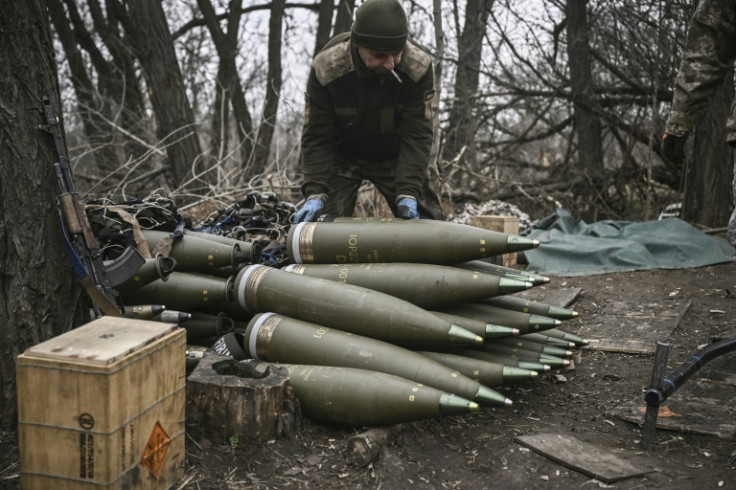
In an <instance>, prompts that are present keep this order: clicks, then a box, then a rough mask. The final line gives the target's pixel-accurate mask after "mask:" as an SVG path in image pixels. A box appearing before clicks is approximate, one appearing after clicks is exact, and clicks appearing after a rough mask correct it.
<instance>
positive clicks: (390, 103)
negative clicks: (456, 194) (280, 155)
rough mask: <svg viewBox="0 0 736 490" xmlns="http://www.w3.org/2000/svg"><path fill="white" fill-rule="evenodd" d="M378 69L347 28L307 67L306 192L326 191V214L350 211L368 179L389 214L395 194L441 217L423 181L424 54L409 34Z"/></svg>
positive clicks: (428, 134)
mask: <svg viewBox="0 0 736 490" xmlns="http://www.w3.org/2000/svg"><path fill="white" fill-rule="evenodd" d="M394 71H395V72H396V73H397V75H398V76H399V77H400V78H401V81H400V82H399V81H398V80H397V79H396V78H395V77H394V76H393V75H392V74H391V73H388V74H385V75H379V74H377V73H374V72H372V71H370V70H369V69H368V68H366V66H365V65H364V63H363V61H362V60H361V59H360V56H359V55H358V53H357V49H356V47H355V45H354V43H352V42H351V39H350V33H347V32H346V33H343V34H339V35H337V36H335V37H334V38H333V39H332V40H330V42H329V43H328V44H327V45H326V46H325V47H324V48H323V49H322V51H321V52H320V53H319V54H318V55H317V56H316V57H315V59H314V61H313V63H312V67H311V70H310V74H309V80H308V82H307V92H306V109H305V113H304V130H303V133H302V156H303V161H302V166H303V170H304V184H303V186H302V192H303V194H304V196H305V197H309V196H314V195H322V196H325V195H326V199H325V202H326V204H325V207H324V209H323V210H322V212H323V213H326V214H336V215H339V216H350V215H352V214H353V210H354V207H355V201H356V197H357V191H358V188H359V187H360V185H361V182H362V181H363V180H364V179H365V180H370V181H371V182H373V184H374V185H375V186H376V188H377V189H378V190H379V191H380V192H381V194H383V196H384V197H385V198H386V201H387V203H388V205H389V206H390V207H391V210H392V211H393V212H394V214H395V215H398V214H397V213H398V212H397V204H396V199H397V197H399V196H414V197H416V198H417V201H418V209H419V214H420V216H421V217H423V218H433V219H442V218H443V213H442V209H441V207H440V203H439V199H438V197H437V195H436V194H435V193H434V191H432V190H431V188H430V187H429V180H428V173H427V167H428V163H429V152H430V149H431V146H432V137H433V128H432V110H431V103H432V98H433V97H434V74H433V70H432V63H431V58H430V56H429V55H428V54H427V53H426V52H425V51H423V50H422V49H421V48H420V47H419V46H418V45H417V44H416V43H414V42H413V41H412V40H407V41H406V45H405V46H404V49H403V52H402V58H401V62H400V63H399V64H398V65H396V67H395V70H394Z"/></svg>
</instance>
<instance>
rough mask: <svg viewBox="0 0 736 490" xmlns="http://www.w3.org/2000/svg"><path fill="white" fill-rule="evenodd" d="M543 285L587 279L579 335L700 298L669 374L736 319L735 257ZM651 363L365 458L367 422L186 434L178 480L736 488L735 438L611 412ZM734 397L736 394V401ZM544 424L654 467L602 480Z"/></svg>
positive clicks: (8, 476)
mask: <svg viewBox="0 0 736 490" xmlns="http://www.w3.org/2000/svg"><path fill="white" fill-rule="evenodd" d="M540 287H548V288H574V287H575V288H582V292H581V294H580V296H579V297H578V298H577V300H576V301H575V303H573V305H571V308H573V309H575V310H576V311H578V312H579V313H580V316H579V317H578V318H577V319H573V320H568V321H566V322H565V323H564V324H563V326H562V329H564V330H567V331H569V332H571V333H578V331H579V329H580V328H581V327H582V326H583V325H591V324H592V325H595V324H596V318H597V317H598V316H599V315H600V313H601V311H602V310H603V309H604V308H605V306H606V305H607V304H608V303H609V302H611V301H616V300H633V299H637V298H647V299H655V300H661V299H667V298H671V297H673V295H675V294H676V297H678V298H681V299H688V300H691V301H692V305H691V307H690V308H689V310H688V311H687V313H686V314H685V316H684V318H683V319H682V321H681V322H680V324H679V327H678V328H677V329H675V330H674V332H673V333H672V335H671V337H670V341H671V344H672V349H671V351H670V356H669V368H668V372H671V370H672V369H674V368H675V367H676V366H678V365H679V364H680V363H681V362H682V361H683V360H685V359H687V358H688V357H689V355H690V354H692V353H693V352H694V351H695V350H697V348H698V347H699V346H702V345H703V344H706V343H708V342H709V340H710V338H711V337H712V336H713V335H718V334H722V333H724V332H727V331H729V330H732V329H734V328H735V327H736V320H734V318H736V315H735V314H736V296H735V294H736V263H729V264H724V265H718V266H712V267H703V268H698V269H682V270H652V271H640V272H630V273H617V274H607V275H598V276H589V277H581V278H557V277H553V278H552V281H551V282H550V284H549V285H547V286H540ZM652 362H653V357H652V356H646V355H627V354H620V353H603V352H598V351H591V350H584V351H583V353H582V363H581V364H579V365H577V366H576V368H575V370H574V371H566V372H564V373H562V374H564V376H565V378H566V379H567V381H566V382H565V383H555V382H553V380H552V379H551V378H550V377H544V378H542V379H539V380H537V381H534V382H531V383H526V384H520V385H517V386H509V387H504V388H500V391H502V392H504V393H505V394H506V395H507V396H508V397H509V398H511V399H512V400H513V401H514V404H513V406H511V407H508V408H485V409H481V411H480V412H477V413H474V414H471V415H464V416H450V417H446V418H441V419H436V420H427V421H422V422H415V423H411V424H405V425H402V426H401V428H400V430H397V431H396V433H395V435H394V437H393V438H392V439H391V441H390V442H389V443H388V444H387V445H385V446H384V447H383V448H382V450H381V451H380V453H379V454H378V456H377V457H376V458H375V459H374V460H373V462H372V463H370V464H369V465H367V466H364V467H360V466H356V465H354V464H351V463H350V462H349V461H348V459H347V458H346V449H347V441H348V440H349V439H350V438H351V437H352V436H354V435H355V434H357V433H359V432H361V431H363V430H364V428H341V427H331V426H324V425H320V424H315V423H311V422H309V421H308V420H306V421H304V425H303V428H302V430H301V432H300V433H299V434H298V435H297V436H295V437H294V438H293V439H278V440H275V441H271V442H268V443H265V444H247V443H241V444H240V445H238V446H237V447H230V446H224V445H223V446H207V447H203V446H200V445H198V444H196V443H195V442H194V441H192V440H191V439H189V438H188V439H187V468H186V473H185V476H184V477H183V478H182V480H181V481H180V482H179V483H178V484H177V485H176V486H175V487H174V488H180V489H245V488H248V489H281V488H283V489H286V488H288V489H307V488H315V489H333V488H334V489H337V488H340V489H343V488H356V489H357V488H370V489H379V488H381V489H403V488H410V487H411V488H426V489H444V488H447V489H481V488H499V489H500V488H503V489H551V488H552V489H557V488H565V489H568V488H583V489H584V488H619V489H635V488H667V489H692V488H696V487H699V488H736V457H735V456H734V455H736V441H734V440H733V439H730V440H724V439H719V438H715V437H708V436H699V435H690V434H684V433H678V432H672V431H665V430H658V431H657V435H656V442H657V444H656V446H655V449H654V451H652V452H651V453H645V452H644V451H642V450H641V448H640V444H639V440H640V429H639V427H637V426H636V425H635V424H632V423H628V422H625V421H622V420H620V419H617V418H614V417H610V416H608V415H607V412H608V411H609V410H611V409H613V408H615V407H616V406H618V405H619V404H621V403H622V402H626V401H630V400H632V399H636V398H637V397H642V396H643V391H644V390H645V389H646V388H647V387H648V386H649V382H650V378H651V370H652ZM705 369H708V367H707V365H706V367H704V368H703V370H705ZM696 376H697V374H696ZM678 393H679V392H678ZM734 395H736V393H731V394H727V395H726V396H727V399H728V400H731V401H732V400H733V399H734ZM673 396H674V397H676V396H678V394H677V393H676V394H675V395H673ZM642 405H643V401H642ZM537 433H556V434H565V435H568V436H573V437H575V438H576V439H578V440H580V441H583V442H587V443H591V444H594V445H596V446H597V447H599V448H600V449H602V450H605V451H608V452H611V453H613V454H615V455H617V456H619V457H621V458H623V459H625V460H627V461H630V462H632V463H636V464H639V465H643V466H645V467H647V468H650V469H651V470H653V471H652V472H651V473H648V474H646V475H645V476H639V477H632V478H628V479H625V480H621V481H618V482H615V483H612V484H604V483H602V482H599V481H598V480H595V479H593V478H592V477H590V476H587V475H585V474H583V473H580V472H578V471H575V470H572V469H569V468H567V467H565V466H563V465H561V464H559V463H556V462H554V461H552V460H550V459H548V458H546V457H544V456H541V455H540V454H538V453H536V452H534V451H532V450H529V449H527V448H525V447H524V446H522V445H520V444H519V443H518V442H515V440H514V438H515V437H517V436H522V435H527V434H537ZM17 455H18V453H17V444H15V443H14V442H13V439H12V435H8V434H6V435H4V436H3V440H2V443H0V487H1V488H18V471H19V469H18V463H17V457H18V456H17Z"/></svg>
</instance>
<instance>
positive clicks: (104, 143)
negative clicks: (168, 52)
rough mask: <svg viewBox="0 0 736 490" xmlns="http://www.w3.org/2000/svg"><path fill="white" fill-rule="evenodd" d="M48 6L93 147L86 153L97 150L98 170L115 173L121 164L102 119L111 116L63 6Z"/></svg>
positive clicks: (54, 0)
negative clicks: (101, 98) (90, 74)
mask: <svg viewBox="0 0 736 490" xmlns="http://www.w3.org/2000/svg"><path fill="white" fill-rule="evenodd" d="M46 5H47V6H48V11H49V16H50V17H51V22H52V23H53V24H54V28H55V29H56V33H57V35H58V37H59V41H60V42H61V46H62V47H63V49H64V54H65V55H66V59H67V62H68V63H69V71H70V73H71V82H72V86H73V87H74V93H75V94H76V96H77V105H78V107H79V115H80V118H81V119H82V125H83V126H84V132H85V133H86V135H87V140H88V142H89V146H90V147H91V148H87V149H85V153H90V149H91V150H93V151H94V156H95V160H96V161H95V162H94V169H95V170H103V171H104V172H106V173H107V172H110V171H114V170H115V169H116V168H118V167H119V166H120V162H119V160H118V156H117V155H116V152H115V151H114V147H113V146H112V144H111V143H112V141H111V140H112V138H111V135H110V128H109V125H108V124H107V123H106V122H104V118H103V117H100V116H102V115H104V116H106V117H109V116H110V114H109V112H108V111H106V107H105V104H104V103H103V101H102V100H100V97H97V96H96V94H97V89H96V88H95V86H94V83H93V82H92V79H91V78H90V76H89V74H88V73H87V62H86V60H85V59H84V58H83V56H82V53H81V52H80V51H79V49H78V47H77V44H78V43H79V41H78V40H77V36H76V35H75V32H74V31H73V30H72V27H71V24H70V22H69V20H68V19H67V17H66V14H65V12H64V6H63V5H62V3H61V1H60V0H47V1H46ZM75 8H76V7H75Z"/></svg>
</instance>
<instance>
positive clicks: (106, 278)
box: [39, 97, 145, 317]
mask: <svg viewBox="0 0 736 490" xmlns="http://www.w3.org/2000/svg"><path fill="white" fill-rule="evenodd" d="M43 116H44V121H45V124H41V125H39V129H40V130H41V131H43V132H45V133H48V134H50V135H51V136H52V137H53V139H54V146H55V147H56V156H57V161H56V162H54V170H55V171H56V180H57V182H58V184H59V189H60V190H61V193H60V194H59V200H58V207H59V219H60V220H61V228H62V232H63V233H62V235H63V237H64V245H65V248H66V251H67V255H69V260H70V261H71V263H72V266H73V267H74V272H75V273H76V275H77V279H78V280H79V282H80V283H81V285H82V287H83V288H84V290H85V291H87V294H88V295H89V297H90V299H91V300H92V304H93V307H94V310H95V315H96V316H97V317H99V316H102V315H103V314H104V315H110V316H120V315H121V314H122V312H123V304H122V301H121V300H120V296H119V295H118V293H117V291H115V289H113V288H114V287H115V286H117V285H118V284H121V283H123V282H125V281H126V280H128V279H129V278H131V277H132V276H133V275H134V274H135V273H136V272H137V271H138V269H140V267H141V265H143V263H144V262H145V260H144V259H143V257H141V255H140V254H139V253H138V251H137V250H136V249H135V248H133V247H130V246H129V247H127V248H126V249H125V251H124V252H123V253H122V254H121V255H120V256H119V257H118V258H117V259H115V260H113V261H110V262H108V263H104V262H103V259H102V253H101V250H100V245H99V244H98V243H97V239H96V238H95V236H94V234H93V233H92V228H91V227H90V224H89V221H88V220H87V214H86V213H85V211H84V206H83V205H82V204H80V203H79V201H77V197H78V193H77V191H76V189H75V188H74V180H73V177H72V171H71V168H70V167H69V164H68V159H67V158H66V156H65V153H66V152H65V151H64V148H65V147H64V141H63V139H62V135H61V131H60V130H59V121H58V119H57V118H56V114H54V109H53V108H52V107H51V102H50V101H49V99H48V98H47V97H44V98H43Z"/></svg>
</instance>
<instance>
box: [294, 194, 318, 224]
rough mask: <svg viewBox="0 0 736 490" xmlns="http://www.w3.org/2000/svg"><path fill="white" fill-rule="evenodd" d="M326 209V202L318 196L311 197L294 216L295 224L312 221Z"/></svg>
mask: <svg viewBox="0 0 736 490" xmlns="http://www.w3.org/2000/svg"><path fill="white" fill-rule="evenodd" d="M323 207H325V201H323V200H322V198H321V197H318V196H309V197H308V198H307V200H306V201H305V202H304V205H303V206H302V207H301V209H300V210H299V211H297V212H296V214H295V215H294V223H301V222H302V221H312V220H313V219H314V218H316V217H317V213H319V212H320V210H321V209H322V208H323Z"/></svg>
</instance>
